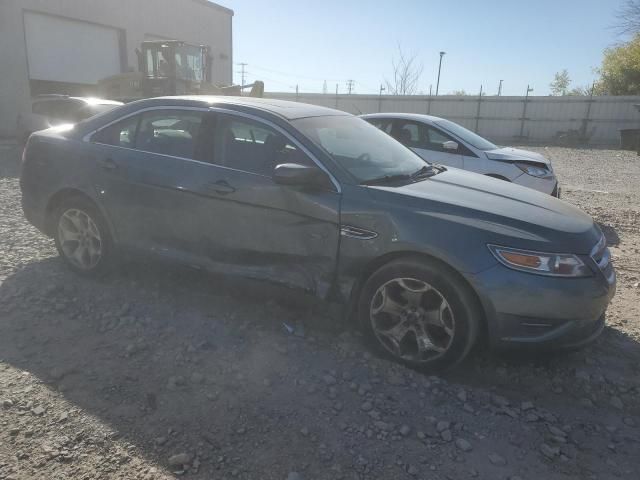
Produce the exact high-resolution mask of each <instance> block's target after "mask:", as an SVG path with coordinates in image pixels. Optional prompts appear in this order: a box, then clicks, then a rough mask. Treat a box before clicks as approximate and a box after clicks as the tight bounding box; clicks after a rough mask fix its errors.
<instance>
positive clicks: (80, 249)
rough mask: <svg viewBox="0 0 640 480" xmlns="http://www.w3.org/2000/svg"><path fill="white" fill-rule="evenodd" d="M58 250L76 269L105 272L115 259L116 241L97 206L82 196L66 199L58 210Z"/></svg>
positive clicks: (87, 272) (56, 223)
mask: <svg viewBox="0 0 640 480" xmlns="http://www.w3.org/2000/svg"><path fill="white" fill-rule="evenodd" d="M54 222H55V224H54V225H55V231H54V235H55V242H56V248H57V250H58V253H59V254H60V256H61V257H62V259H63V260H64V261H65V263H66V264H67V265H68V266H69V267H71V269H73V270H74V271H76V272H78V273H81V274H85V275H91V274H101V273H104V272H105V271H106V270H107V268H108V267H109V266H110V265H109V264H110V263H111V261H112V258H111V257H112V256H113V242H112V241H111V235H110V234H109V230H108V228H107V226H106V222H105V221H104V218H103V217H102V215H101V214H100V212H99V211H98V210H97V208H96V207H95V206H94V205H93V204H92V203H91V202H89V201H87V200H85V199H83V198H81V197H71V198H68V199H66V200H64V201H63V202H62V203H61V204H60V205H59V206H58V207H57V208H56V209H55V211H54Z"/></svg>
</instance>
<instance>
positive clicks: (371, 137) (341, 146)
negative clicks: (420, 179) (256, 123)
mask: <svg viewBox="0 0 640 480" xmlns="http://www.w3.org/2000/svg"><path fill="white" fill-rule="evenodd" d="M291 123H292V124H293V125H294V126H295V127H296V128H297V129H298V130H300V131H301V132H302V133H303V134H304V135H305V136H307V137H308V138H310V139H311V140H312V141H313V142H314V143H316V144H317V145H319V146H320V147H322V148H323V149H324V150H326V151H327V152H328V153H329V154H330V155H331V157H332V158H333V159H334V160H335V162H336V163H337V164H338V165H339V166H340V167H342V168H343V169H344V170H346V171H347V172H349V173H350V174H351V176H352V177H353V178H355V179H356V181H357V182H358V183H363V182H368V181H371V180H375V179H379V178H382V177H387V176H389V177H391V176H397V175H413V174H415V173H416V171H418V170H420V169H421V168H423V167H424V166H425V165H426V162H425V161H424V160H423V159H421V158H420V157H419V156H418V155H416V154H415V153H413V152H412V151H411V150H409V149H408V148H406V147H405V146H404V145H402V144H401V143H399V142H397V141H396V140H394V139H393V138H391V137H390V136H389V135H387V134H386V133H384V132H382V131H381V130H378V129H377V128H376V127H374V126H372V125H370V124H369V123H367V122H365V121H364V120H362V119H360V118H356V117H351V116H346V115H345V116H327V117H310V118H301V119H298V120H294V121H292V122H291Z"/></svg>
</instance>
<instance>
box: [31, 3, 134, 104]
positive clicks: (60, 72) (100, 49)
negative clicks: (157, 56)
mask: <svg viewBox="0 0 640 480" xmlns="http://www.w3.org/2000/svg"><path fill="white" fill-rule="evenodd" d="M24 26H25V37H26V43H27V61H28V66H29V81H30V85H31V88H32V91H31V94H32V95H38V94H42V93H66V94H73V95H78V94H88V93H91V92H92V89H91V88H90V87H91V86H95V85H96V84H97V83H98V80H100V79H101V78H104V77H107V76H110V75H115V74H118V73H121V72H122V59H121V53H120V52H121V50H122V49H121V42H122V36H123V33H122V32H121V30H119V29H117V28H110V27H105V26H102V25H96V24H93V23H88V22H82V21H78V20H71V19H67V18H61V17H56V16H52V15H45V14H41V13H35V12H25V13H24Z"/></svg>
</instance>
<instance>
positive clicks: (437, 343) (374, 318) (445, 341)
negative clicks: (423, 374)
mask: <svg viewBox="0 0 640 480" xmlns="http://www.w3.org/2000/svg"><path fill="white" fill-rule="evenodd" d="M358 313H359V317H360V321H361V323H362V325H363V327H364V330H365V333H366V334H367V336H368V338H369V339H370V341H371V342H372V343H373V345H374V346H375V347H376V348H377V349H378V350H379V351H380V352H382V353H383V354H385V355H386V356H389V357H391V358H393V359H394V360H396V361H398V362H401V363H404V364H406V365H408V366H410V367H413V368H419V369H422V370H429V371H436V370H442V369H445V368H447V367H450V366H452V365H455V364H456V363H458V362H460V361H461V360H462V359H463V358H464V357H465V356H466V355H467V354H468V353H469V351H470V350H471V347H472V346H473V345H474V343H475V341H476V338H477V336H478V326H479V324H480V319H481V309H480V307H479V305H478V302H477V300H476V298H475V296H474V295H473V292H471V291H470V289H469V287H468V286H467V285H466V284H465V283H464V281H463V280H462V279H460V278H459V277H458V276H457V275H456V274H455V273H454V272H452V271H450V269H449V268H447V267H446V266H443V265H441V264H439V263H438V262H434V261H429V260H424V259H420V258H407V259H402V260H396V261H393V262H391V263H389V264H387V265H384V266H383V267H381V268H380V269H379V270H378V271H376V272H375V273H374V274H373V275H372V276H371V277H370V278H369V280H368V281H367V282H366V283H365V285H364V287H363V290H362V293H361V296H360V302H359V308H358Z"/></svg>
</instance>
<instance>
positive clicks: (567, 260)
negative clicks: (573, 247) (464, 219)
mask: <svg viewBox="0 0 640 480" xmlns="http://www.w3.org/2000/svg"><path fill="white" fill-rule="evenodd" d="M488 247H489V250H491V253H493V256H494V257H496V259H497V260H498V261H499V262H500V263H502V264H503V265H505V266H507V267H509V268H513V269H514V270H521V271H523V272H530V273H537V274H538V275H549V276H553V277H588V276H591V275H593V272H592V271H591V269H590V268H589V267H588V266H587V265H585V264H584V262H583V261H582V260H580V258H578V257H577V256H576V255H573V254H570V253H541V252H531V251H529V250H517V249H515V248H507V247H498V246H496V245H488Z"/></svg>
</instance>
